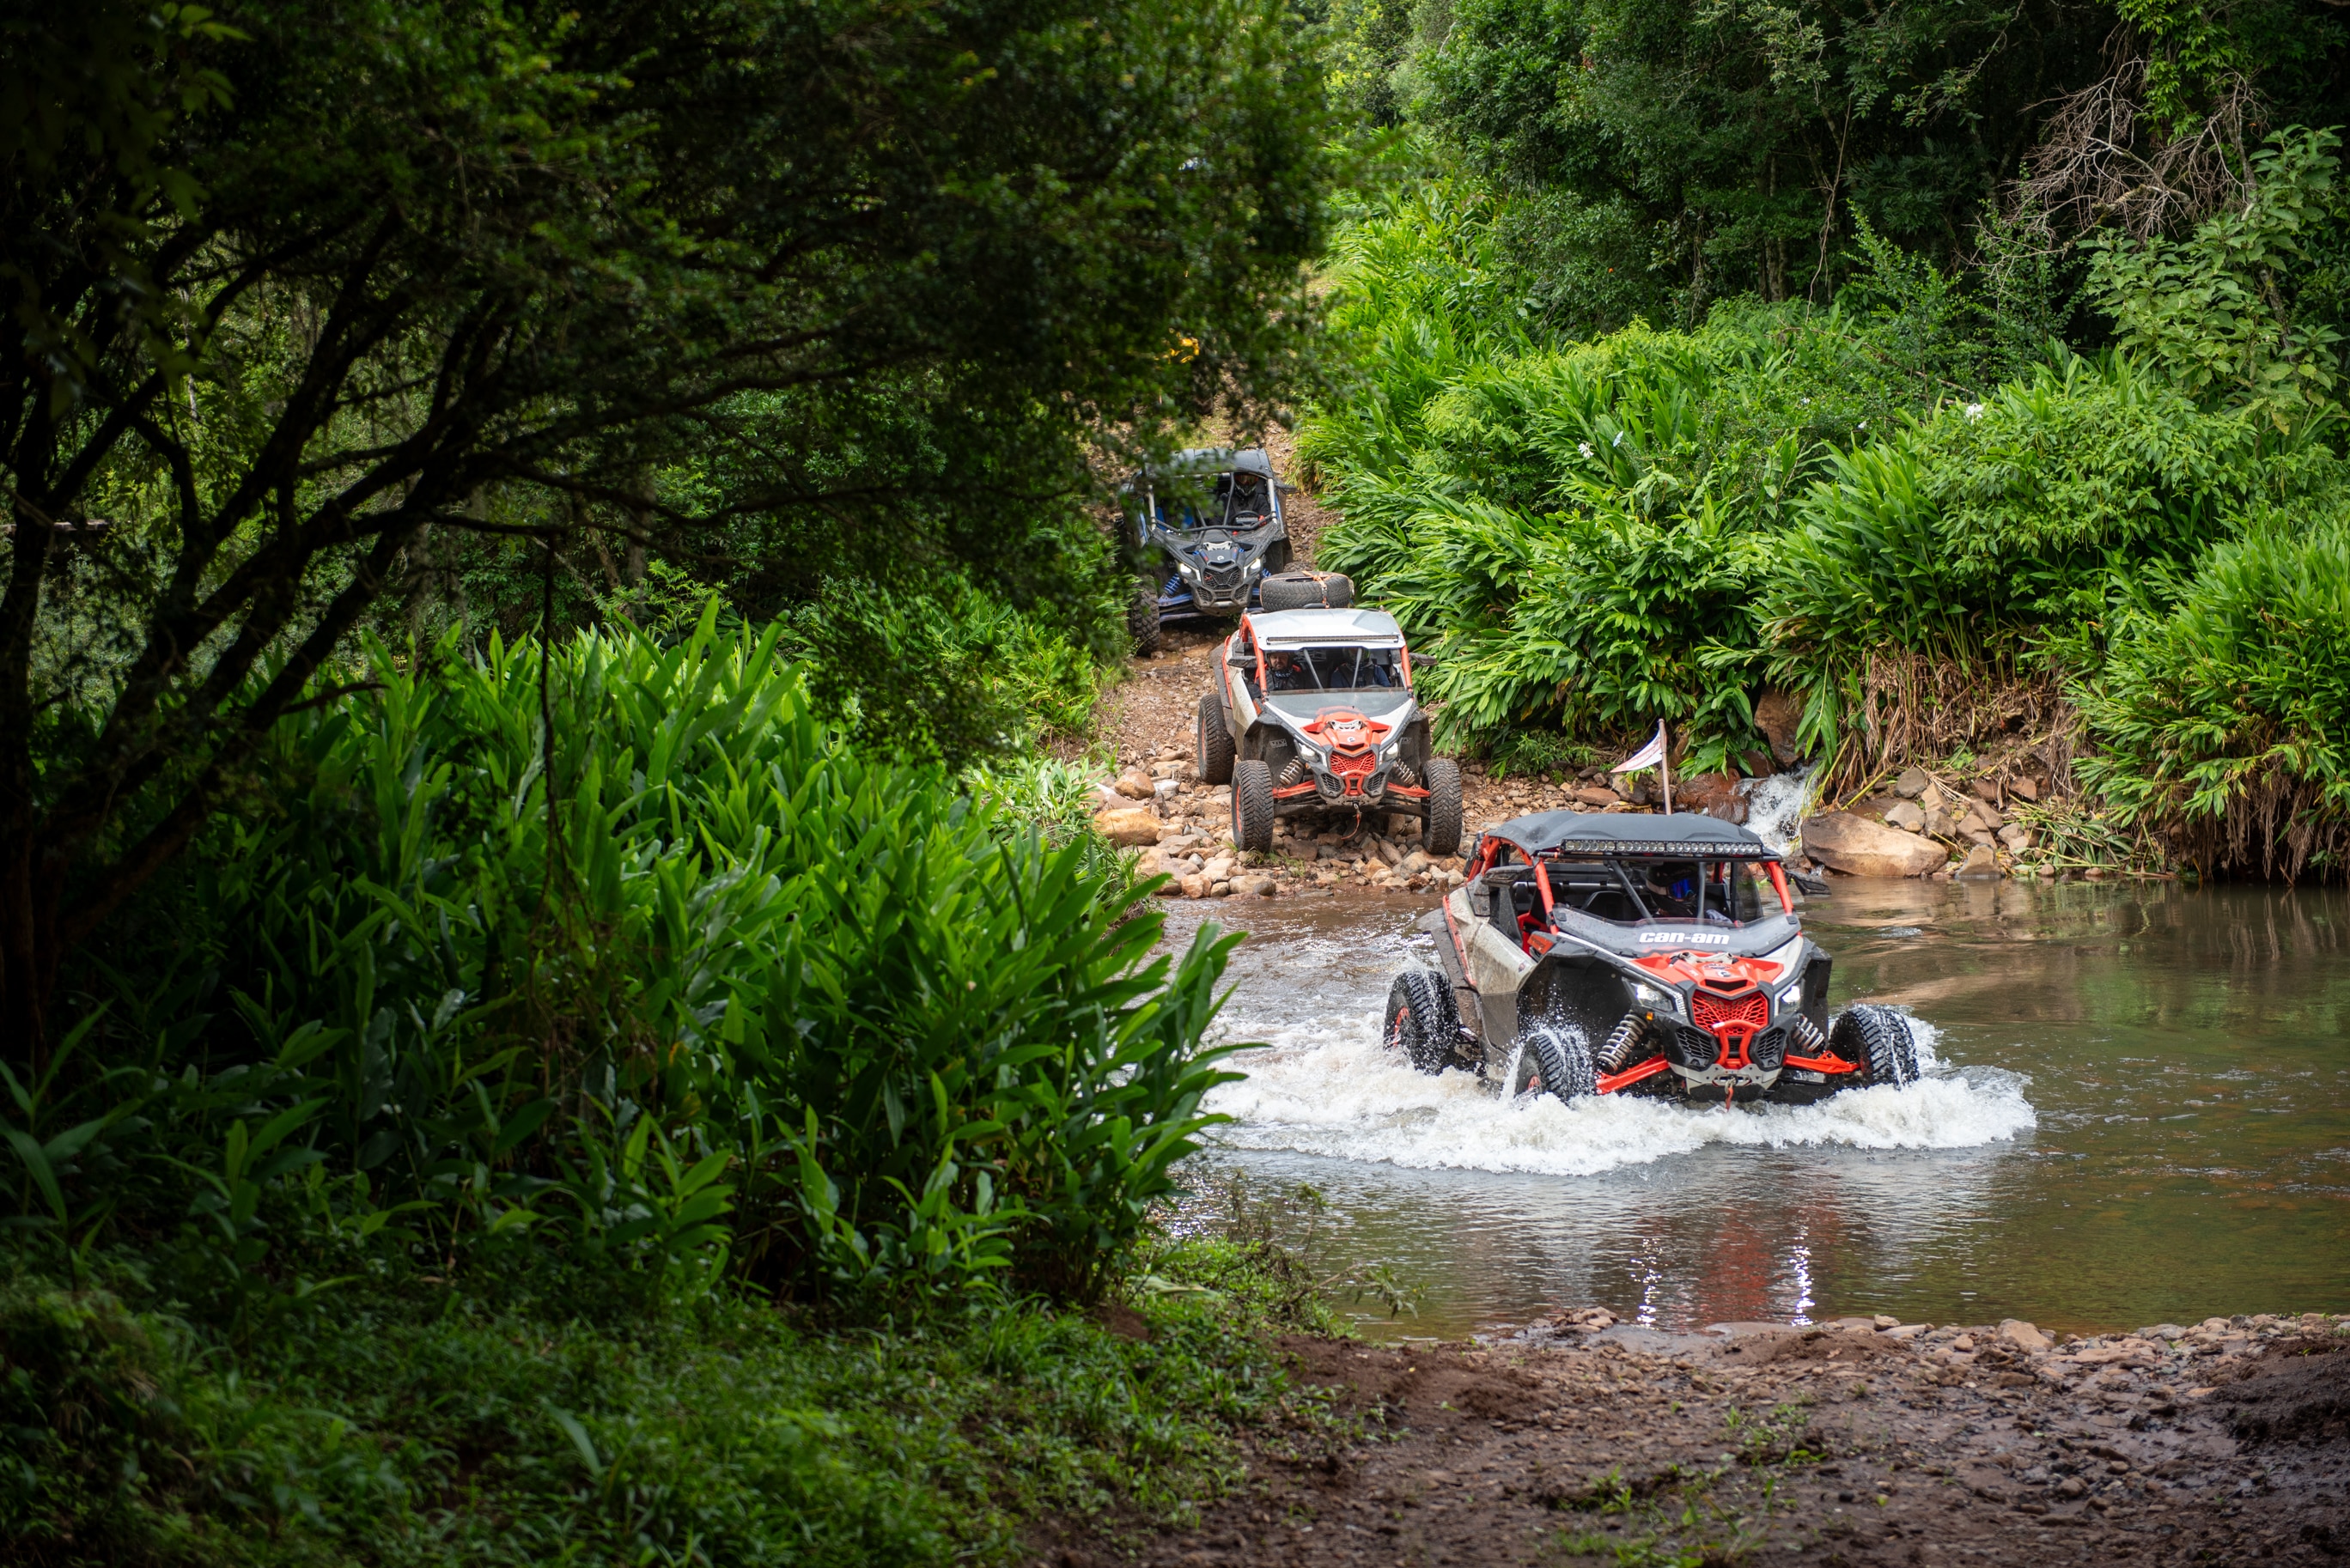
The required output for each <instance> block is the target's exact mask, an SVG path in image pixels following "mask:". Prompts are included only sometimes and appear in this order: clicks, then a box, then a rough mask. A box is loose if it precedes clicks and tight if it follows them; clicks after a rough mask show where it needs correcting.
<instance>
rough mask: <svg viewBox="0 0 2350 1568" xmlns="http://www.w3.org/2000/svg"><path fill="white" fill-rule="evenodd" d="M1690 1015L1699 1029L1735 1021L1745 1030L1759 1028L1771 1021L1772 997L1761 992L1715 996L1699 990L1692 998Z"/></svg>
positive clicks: (1734, 1022)
mask: <svg viewBox="0 0 2350 1568" xmlns="http://www.w3.org/2000/svg"><path fill="white" fill-rule="evenodd" d="M1690 1017H1692V1018H1694V1019H1696V1020H1697V1022H1698V1024H1699V1026H1700V1028H1711V1027H1713V1026H1715V1025H1717V1024H1722V1023H1733V1024H1736V1025H1738V1026H1739V1027H1740V1028H1742V1029H1760V1028H1762V1027H1763V1025H1764V1024H1765V1023H1770V1022H1771V999H1770V998H1769V997H1767V996H1765V995H1763V992H1759V991H1750V992H1747V993H1746V994H1745V995H1743V996H1715V995H1712V994H1711V993H1710V992H1702V991H1700V992H1698V993H1697V994H1696V995H1695V996H1693V997H1691V998H1690Z"/></svg>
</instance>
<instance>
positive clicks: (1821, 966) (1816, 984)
mask: <svg viewBox="0 0 2350 1568" xmlns="http://www.w3.org/2000/svg"><path fill="white" fill-rule="evenodd" d="M1833 962H1834V960H1832V959H1830V958H1829V957H1828V955H1827V954H1825V953H1824V952H1822V951H1820V950H1819V949H1817V948H1814V949H1813V950H1812V956H1811V960H1810V961H1809V962H1807V963H1805V964H1804V1000H1803V1002H1802V1003H1801V1006H1802V1009H1803V1013H1804V1017H1806V1018H1808V1019H1810V1020H1811V1021H1812V1023H1814V1024H1815V1025H1816V1026H1817V1027H1818V1029H1819V1032H1820V1033H1822V1034H1823V1035H1825V1033H1827V1032H1828V967H1829V965H1830V964H1831V963H1833Z"/></svg>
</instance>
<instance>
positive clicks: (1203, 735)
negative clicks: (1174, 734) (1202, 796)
mask: <svg viewBox="0 0 2350 1568" xmlns="http://www.w3.org/2000/svg"><path fill="white" fill-rule="evenodd" d="M1193 728H1194V729H1195V730H1196V731H1197V733H1196V734H1194V735H1193V736H1192V741H1193V745H1192V747H1191V754H1192V755H1193V756H1195V757H1197V758H1199V759H1200V782H1201V784H1230V783H1232V726H1231V725H1230V724H1228V723H1226V722H1224V696H1223V693H1222V692H1221V691H1208V692H1204V693H1202V694H1201V698H1200V717H1199V722H1198V723H1197V724H1195V725H1194V726H1193Z"/></svg>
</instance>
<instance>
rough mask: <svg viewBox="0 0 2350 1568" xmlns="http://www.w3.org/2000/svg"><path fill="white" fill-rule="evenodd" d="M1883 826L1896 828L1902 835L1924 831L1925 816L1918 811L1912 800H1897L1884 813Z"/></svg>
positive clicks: (1915, 803) (1916, 804)
mask: <svg viewBox="0 0 2350 1568" xmlns="http://www.w3.org/2000/svg"><path fill="white" fill-rule="evenodd" d="M1885 826H1887V827H1898V828H1899V829H1900V830H1901V831H1902V832H1904V833H1923V832H1925V831H1926V814H1925V813H1924V812H1922V811H1920V810H1918V803H1917V802H1916V801H1914V800H1897V801H1895V802H1894V803H1893V805H1891V806H1890V807H1888V808H1887V811H1886V813H1885Z"/></svg>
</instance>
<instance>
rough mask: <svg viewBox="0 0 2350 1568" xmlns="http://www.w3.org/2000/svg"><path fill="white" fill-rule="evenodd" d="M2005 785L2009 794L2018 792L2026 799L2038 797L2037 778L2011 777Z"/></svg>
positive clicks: (2036, 798)
mask: <svg viewBox="0 0 2350 1568" xmlns="http://www.w3.org/2000/svg"><path fill="white" fill-rule="evenodd" d="M2007 787H2008V790H2009V792H2010V793H2011V794H2020V795H2022V797H2023V798H2024V799H2026V800H2038V799H2039V798H2040V782H2039V781H2038V780H2037V779H2029V778H2020V779H2012V780H2010V781H2009V782H2008V786H2007Z"/></svg>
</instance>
